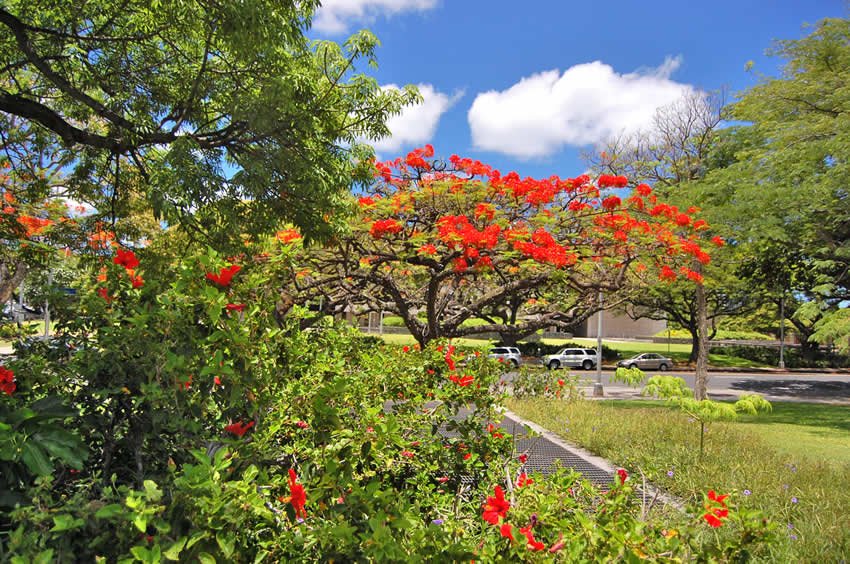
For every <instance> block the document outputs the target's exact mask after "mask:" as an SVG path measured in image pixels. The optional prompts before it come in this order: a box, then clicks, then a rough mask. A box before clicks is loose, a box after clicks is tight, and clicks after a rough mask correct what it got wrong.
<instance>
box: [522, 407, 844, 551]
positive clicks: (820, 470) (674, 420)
mask: <svg viewBox="0 0 850 564" xmlns="http://www.w3.org/2000/svg"><path fill="white" fill-rule="evenodd" d="M507 407H508V408H509V409H511V410H513V411H514V412H516V413H518V414H520V415H521V416H523V417H526V418H527V419H530V420H532V421H534V422H536V423H538V424H540V425H542V426H543V427H546V428H548V429H550V430H552V431H553V432H555V433H558V434H559V435H561V436H563V437H564V438H565V439H567V440H569V441H572V442H574V443H576V444H579V445H581V446H583V447H585V448H587V449H588V450H590V451H592V452H594V453H596V454H598V455H600V456H603V457H605V458H608V459H609V460H611V461H612V462H613V463H614V464H617V465H620V466H623V467H625V468H627V469H629V470H630V471H631V472H633V473H640V472H643V473H644V474H645V475H646V476H647V478H648V479H649V480H651V481H652V482H653V483H655V484H656V485H658V486H659V487H661V488H663V489H665V490H668V491H669V492H671V493H673V494H675V495H677V496H679V497H681V498H683V499H685V500H686V501H689V502H694V503H699V501H700V500H701V496H702V494H703V493H704V492H706V491H707V490H709V489H714V490H717V491H720V492H722V493H731V494H732V496H731V498H732V500H733V501H734V503H737V504H738V505H739V506H741V507H746V508H752V509H759V510H762V511H764V512H765V514H766V515H767V516H768V518H769V519H771V520H772V521H774V522H775V523H777V524H778V526H779V537H780V540H779V542H778V543H777V545H776V546H775V547H773V548H772V550H771V553H770V555H769V560H770V561H775V562H790V561H793V560H801V561H804V562H840V561H842V560H845V561H846V559H847V556H848V555H849V554H850V526H848V515H850V510H848V508H850V488H848V487H847V486H846V484H848V483H850V407H844V406H835V405H823V404H803V403H790V402H788V403H776V404H774V411H773V413H771V414H766V415H763V416H756V417H742V418H741V420H740V421H736V422H727V423H714V424H711V425H709V426H708V432H707V435H706V449H705V454H704V455H703V457H702V458H700V457H699V454H698V445H699V434H698V432H699V429H698V426H697V425H696V424H695V423H694V422H692V421H689V420H688V417H687V416H686V415H684V414H683V413H681V412H679V411H678V410H677V409H676V408H674V407H670V406H668V405H666V404H661V403H660V402H646V401H628V402H626V401H602V402H596V401H586V400H584V401H577V402H572V403H569V402H564V401H556V400H545V399H523V400H517V399H513V398H512V399H509V400H508V401H507ZM668 472H672V473H673V475H672V477H669V476H668ZM745 490H747V491H748V492H750V493H749V495H745V494H744V491H745Z"/></svg>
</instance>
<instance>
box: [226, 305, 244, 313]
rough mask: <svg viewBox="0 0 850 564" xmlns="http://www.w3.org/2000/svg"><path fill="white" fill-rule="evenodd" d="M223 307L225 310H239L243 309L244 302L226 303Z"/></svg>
mask: <svg viewBox="0 0 850 564" xmlns="http://www.w3.org/2000/svg"><path fill="white" fill-rule="evenodd" d="M224 309H226V310H227V311H238V312H241V311H244V310H245V304H227V305H226V306H224Z"/></svg>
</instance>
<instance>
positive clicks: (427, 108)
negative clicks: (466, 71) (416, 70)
mask: <svg viewBox="0 0 850 564" xmlns="http://www.w3.org/2000/svg"><path fill="white" fill-rule="evenodd" d="M416 87H417V88H418V89H419V94H421V95H422V102H421V103H419V104H417V105H415V106H408V107H406V108H404V110H403V111H402V112H401V113H400V114H399V115H397V116H393V117H391V118H390V119H389V120H387V127H388V128H389V130H390V131H391V132H392V135H391V136H389V137H385V138H383V139H381V140H379V141H369V143H370V144H371V145H372V146H373V147H375V150H376V151H378V152H385V153H390V152H395V151H398V150H399V149H401V148H402V147H403V146H410V145H423V144H425V143H428V142H429V141H431V139H433V137H434V133H436V131H437V125H439V123H440V117H442V115H443V114H444V113H445V112H446V111H448V109H449V108H451V107H452V105H454V103H455V102H457V101H458V100H459V99H460V98H461V97H462V96H463V92H458V93H456V94H453V95H452V96H449V95H448V94H443V93H442V92H439V91H437V90H436V89H435V88H434V87H433V86H432V85H430V84H417V85H416ZM381 88H383V89H384V90H398V89H399V87H398V86H396V85H395V84H387V85H385V86H382V87H381Z"/></svg>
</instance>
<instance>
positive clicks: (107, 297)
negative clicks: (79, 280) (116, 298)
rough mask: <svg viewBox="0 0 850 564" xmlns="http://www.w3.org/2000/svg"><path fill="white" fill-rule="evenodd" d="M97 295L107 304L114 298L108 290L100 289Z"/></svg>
mask: <svg viewBox="0 0 850 564" xmlns="http://www.w3.org/2000/svg"><path fill="white" fill-rule="evenodd" d="M97 295H98V296H100V297H101V298H103V299H104V301H106V303H110V302H111V301H112V296H110V295H109V290H107V289H106V288H98V289H97Z"/></svg>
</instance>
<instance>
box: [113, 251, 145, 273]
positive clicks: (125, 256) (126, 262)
mask: <svg viewBox="0 0 850 564" xmlns="http://www.w3.org/2000/svg"><path fill="white" fill-rule="evenodd" d="M112 262H114V263H115V264H118V265H120V266H123V267H124V268H127V269H134V268H137V267H138V266H139V259H137V258H136V255H135V254H134V253H133V251H125V250H124V249H118V254H117V255H115V258H113V259H112Z"/></svg>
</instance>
